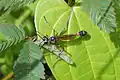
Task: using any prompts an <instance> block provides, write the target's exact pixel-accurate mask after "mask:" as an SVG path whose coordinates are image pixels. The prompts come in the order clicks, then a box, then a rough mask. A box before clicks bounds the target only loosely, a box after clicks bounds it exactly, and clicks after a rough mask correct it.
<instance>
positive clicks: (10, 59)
mask: <svg viewBox="0 0 120 80" xmlns="http://www.w3.org/2000/svg"><path fill="white" fill-rule="evenodd" d="M119 9H120V1H119V0H99V1H98V0H82V1H81V0H24V1H21V0H16V1H14V0H1V1H0V15H1V16H0V23H1V24H0V71H1V72H2V73H3V74H4V78H2V79H3V80H5V78H6V77H7V75H8V76H9V73H12V76H10V77H9V79H10V78H11V79H12V77H13V79H15V80H27V79H28V80H39V79H46V80H47V79H49V78H52V80H53V79H54V78H53V77H51V76H50V77H49V76H48V75H46V73H45V71H46V70H45V69H46V68H44V67H46V66H45V65H44V66H43V64H44V61H43V60H44V58H43V57H45V61H46V62H47V65H48V66H49V68H50V70H51V71H52V74H53V75H54V77H55V79H56V80H119V75H120V71H119V70H120V69H119V66H120V65H119V59H120V57H119V51H120V50H119V46H120V42H119V41H120V38H119V36H120V34H119V31H120V30H119V25H120V22H119V21H120V20H119V19H120V18H119V14H120V11H119ZM44 16H45V17H46V19H47V21H48V22H49V24H50V25H51V26H52V27H53V28H54V29H55V30H56V31H57V32H58V33H60V32H61V30H63V28H65V29H66V30H67V32H66V34H70V33H75V32H78V31H81V30H85V31H87V32H88V36H86V37H85V38H79V39H75V40H72V41H67V42H64V43H60V44H65V46H63V47H64V48H65V50H66V51H67V52H68V53H70V54H71V55H72V60H73V62H74V64H75V65H69V64H67V63H66V62H65V61H63V60H61V61H59V62H57V63H56V64H55V67H53V65H54V63H55V61H56V58H57V56H55V55H53V54H50V52H47V50H45V49H41V48H39V46H38V45H36V44H34V42H33V41H32V40H31V37H33V36H36V33H37V32H40V33H41V34H44V35H46V34H47V35H48V36H51V35H52V34H53V32H52V31H53V29H52V28H51V27H50V26H48V24H46V22H45V20H44V18H43V17H44ZM34 24H35V25H34ZM38 39H40V38H39V36H38ZM45 53H46V54H48V55H45ZM12 68H13V69H12ZM13 72H14V73H13ZM48 77H49V78H48Z"/></svg>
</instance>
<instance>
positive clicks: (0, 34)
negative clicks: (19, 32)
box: [0, 33, 6, 41]
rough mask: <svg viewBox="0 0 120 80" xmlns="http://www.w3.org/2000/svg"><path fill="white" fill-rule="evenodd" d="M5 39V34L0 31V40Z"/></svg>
mask: <svg viewBox="0 0 120 80" xmlns="http://www.w3.org/2000/svg"><path fill="white" fill-rule="evenodd" d="M5 40H6V39H5V36H4V35H3V34H2V33H0V41H5Z"/></svg>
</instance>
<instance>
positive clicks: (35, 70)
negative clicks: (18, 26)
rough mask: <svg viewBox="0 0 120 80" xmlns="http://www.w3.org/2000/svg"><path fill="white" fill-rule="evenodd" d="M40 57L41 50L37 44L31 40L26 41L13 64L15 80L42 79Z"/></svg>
mask: <svg viewBox="0 0 120 80" xmlns="http://www.w3.org/2000/svg"><path fill="white" fill-rule="evenodd" d="M42 57H43V55H42V52H41V50H40V49H39V47H38V46H37V45H35V44H34V43H33V42H31V41H28V42H26V43H25V44H24V46H23V48H22V50H21V51H20V55H19V57H18V59H17V61H16V62H15V65H14V72H15V80H27V79H30V80H33V79H34V80H40V78H43V79H44V78H45V77H44V74H45V73H44V67H43V64H42V63H41V62H40V60H42Z"/></svg>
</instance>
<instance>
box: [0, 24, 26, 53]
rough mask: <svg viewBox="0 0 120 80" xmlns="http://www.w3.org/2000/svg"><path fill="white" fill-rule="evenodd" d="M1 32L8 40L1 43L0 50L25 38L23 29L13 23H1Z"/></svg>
mask: <svg viewBox="0 0 120 80" xmlns="http://www.w3.org/2000/svg"><path fill="white" fill-rule="evenodd" d="M0 32H1V33H3V34H4V36H5V37H6V41H5V42H2V43H0V52H2V51H3V50H5V49H7V48H8V47H10V46H12V45H15V44H17V43H19V42H21V41H22V40H23V39H24V38H25V33H24V31H23V29H22V28H17V27H16V26H15V25H13V24H0Z"/></svg>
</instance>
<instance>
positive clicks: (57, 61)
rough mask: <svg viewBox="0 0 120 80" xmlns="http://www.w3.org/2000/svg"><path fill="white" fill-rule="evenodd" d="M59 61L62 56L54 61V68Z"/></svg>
mask: <svg viewBox="0 0 120 80" xmlns="http://www.w3.org/2000/svg"><path fill="white" fill-rule="evenodd" d="M59 61H61V59H60V58H58V59H57V60H56V61H55V62H54V64H53V65H52V67H53V68H54V67H55V65H56V64H57V62H59Z"/></svg>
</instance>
